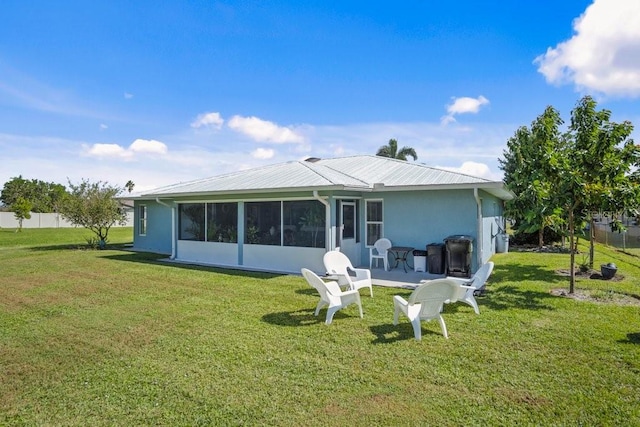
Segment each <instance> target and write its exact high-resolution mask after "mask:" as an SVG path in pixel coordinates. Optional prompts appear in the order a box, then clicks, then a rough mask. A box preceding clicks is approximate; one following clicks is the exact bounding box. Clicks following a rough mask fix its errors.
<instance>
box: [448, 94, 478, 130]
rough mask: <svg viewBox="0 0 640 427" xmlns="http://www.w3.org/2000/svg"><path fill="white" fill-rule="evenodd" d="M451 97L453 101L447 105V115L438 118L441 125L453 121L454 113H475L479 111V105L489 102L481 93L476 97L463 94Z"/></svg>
mask: <svg viewBox="0 0 640 427" xmlns="http://www.w3.org/2000/svg"><path fill="white" fill-rule="evenodd" d="M452 99H453V102H452V103H451V104H449V105H447V115H446V116H443V117H442V118H441V119H440V123H441V124H442V125H448V124H449V123H452V122H455V121H456V119H455V117H454V116H455V115H456V114H469V113H473V114H476V113H478V112H479V111H480V107H482V106H483V105H487V104H488V103H489V100H488V99H487V98H485V97H484V96H482V95H480V96H479V97H477V98H470V97H468V96H463V97H460V98H455V97H454V98H452Z"/></svg>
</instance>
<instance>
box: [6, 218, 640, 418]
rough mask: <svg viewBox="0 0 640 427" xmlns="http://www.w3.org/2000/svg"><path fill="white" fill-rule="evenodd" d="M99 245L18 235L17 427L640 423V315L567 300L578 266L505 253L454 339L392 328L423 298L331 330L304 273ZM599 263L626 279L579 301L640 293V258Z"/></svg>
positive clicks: (375, 307) (429, 328)
mask: <svg viewBox="0 0 640 427" xmlns="http://www.w3.org/2000/svg"><path fill="white" fill-rule="evenodd" d="M114 231H116V230H115V229H114ZM86 233H87V232H83V231H82V230H25V231H24V232H23V233H11V232H8V231H7V230H0V325H1V326H0V384H1V387H0V425H82V426H86V425H91V426H100V425H109V426H111V425H305V426H306V425H310V426H316V425H317V426H323V425H350V426H351V425H353V426H370V425H640V406H639V405H638V396H639V395H640V308H639V307H638V306H634V305H618V304H612V303H593V302H588V301H577V300H573V299H569V298H562V297H554V296H552V295H551V294H550V290H551V289H554V288H567V286H568V283H567V279H566V278H563V277H560V276H558V275H556V274H555V273H554V271H555V270H556V269H558V268H565V269H566V268H567V267H568V255H560V254H536V253H508V254H498V255H496V256H495V257H494V258H493V260H494V261H495V263H496V267H495V270H494V274H493V276H492V277H491V280H490V284H489V292H488V293H487V295H486V296H484V297H481V298H478V302H479V305H480V310H481V314H480V315H479V316H477V315H475V313H473V310H472V309H471V307H468V306H466V305H460V304H457V305H451V306H447V307H446V308H445V312H444V317H445V320H446V322H447V327H448V329H449V335H450V338H449V339H448V340H447V339H445V338H444V337H443V336H442V335H441V333H440V329H439V326H438V324H437V323H435V322H430V323H423V339H422V341H421V342H417V341H415V340H414V339H413V331H412V329H411V326H410V324H409V323H408V322H407V320H406V318H404V319H402V320H401V323H400V325H398V326H394V325H393V324H392V320H393V303H392V296H393V295H394V294H402V295H405V296H406V295H408V292H407V291H402V290H398V289H389V288H379V287H376V288H374V294H375V297H374V298H373V299H372V298H370V297H368V296H364V295H363V298H362V300H363V307H364V311H365V317H364V319H360V318H359V317H358V315H357V308H356V307H355V306H351V307H349V308H347V309H345V310H341V311H339V312H338V313H337V314H336V316H335V318H334V323H333V324H332V325H330V326H326V325H324V323H323V321H324V314H325V311H324V310H323V311H322V312H321V314H320V316H319V317H318V318H316V317H314V316H313V309H314V308H315V305H316V303H317V300H318V298H317V296H316V294H315V292H314V291H313V290H312V289H311V288H310V287H309V286H308V285H307V284H306V283H305V282H304V280H303V279H302V278H301V277H296V276H281V275H272V274H264V273H245V272H238V271H231V270H219V269H212V268H204V267H195V266H184V265H173V264H167V263H163V262H158V261H157V258H158V256H157V255H154V254H148V253H132V252H126V251H123V250H120V249H118V245H119V244H123V243H127V242H129V241H130V240H131V229H118V231H117V232H116V233H114V234H113V235H111V236H110V242H111V244H112V246H111V247H110V248H109V249H108V250H104V251H96V250H84V249H83V248H82V244H83V243H85V242H86V240H85V236H89V235H88V234H86ZM16 234H21V235H20V236H16ZM596 256H597V258H596V265H599V264H600V263H606V262H609V261H613V262H615V263H616V264H617V265H618V268H619V273H620V274H621V275H623V276H624V280H620V281H600V280H586V279H585V280H581V281H579V282H578V285H577V286H578V288H579V289H581V290H584V289H588V290H590V291H592V292H593V293H594V294H598V293H600V294H607V293H609V294H610V293H616V294H626V295H629V296H632V297H635V298H636V299H637V298H640V297H639V296H638V294H640V267H639V266H638V264H639V263H638V258H635V257H631V256H628V255H626V254H623V253H620V252H617V251H615V250H612V249H610V248H606V247H603V246H598V247H597V255H596Z"/></svg>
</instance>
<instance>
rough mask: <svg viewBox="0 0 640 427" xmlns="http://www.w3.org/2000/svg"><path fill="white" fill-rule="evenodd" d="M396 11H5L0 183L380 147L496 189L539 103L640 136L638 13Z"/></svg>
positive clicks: (470, 4)
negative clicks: (598, 116)
mask: <svg viewBox="0 0 640 427" xmlns="http://www.w3.org/2000/svg"><path fill="white" fill-rule="evenodd" d="M391 4H392V3H390V2H375V1H367V2H364V1H362V2H360V1H346V0H345V1H335V2H334V1H305V2H301V1H284V0H282V1H269V2H263V1H241V2H234V1H226V2H218V1H211V0H209V1H195V0H194V1H177V0H176V1H158V0H154V1H146V0H138V1H136V2H130V1H120V0H110V1H95V2H86V1H73V0H68V1H62V2H50V1H29V2H25V1H17V0H15V1H14V0H9V1H6V2H3V6H2V25H0V156H1V157H0V159H1V160H2V162H1V166H0V185H1V184H3V183H4V182H6V181H8V180H9V179H11V178H12V177H15V176H18V175H22V177H23V178H27V179H40V180H43V181H47V182H56V183H61V184H66V183H67V180H68V179H69V180H71V181H72V182H74V183H76V182H79V181H80V180H81V179H89V180H91V181H107V182H109V183H111V184H116V185H120V186H122V185H124V184H125V183H126V181H128V180H132V181H133V182H134V183H135V184H136V190H138V191H144V190H146V189H151V188H154V187H158V186H163V185H167V184H173V183H177V182H183V181H188V180H193V179H199V178H204V177H208V176H213V175H218V174H221V173H228V172H234V171H237V170H242V169H247V168H251V167H257V166H260V165H265V164H272V163H279V162H284V161H289V160H298V159H302V158H305V157H308V156H315V157H335V156H347V155H355V154H375V152H376V151H377V149H378V148H379V147H380V146H381V145H384V144H386V143H387V142H388V140H389V139H390V138H396V139H397V140H398V141H399V144H400V145H401V146H402V145H408V146H411V147H413V148H415V149H416V151H417V153H418V162H420V163H424V164H427V165H429V166H435V167H442V168H447V169H452V170H458V171H462V172H465V173H470V174H474V175H479V176H484V177H487V178H491V179H500V178H501V176H502V174H501V171H500V170H499V168H498V161H497V159H498V158H499V157H500V156H501V155H502V152H503V149H504V148H505V146H506V141H507V139H508V138H509V137H510V136H512V135H513V134H514V132H515V130H516V129H517V128H518V127H519V126H522V125H529V124H530V123H531V122H532V121H533V120H534V119H535V118H536V117H537V116H538V115H539V114H541V113H542V112H543V111H544V108H545V107H546V106H547V105H553V106H554V107H556V108H557V109H559V110H560V112H561V113H562V116H563V118H564V119H565V121H568V120H569V118H570V112H571V109H572V108H573V107H574V105H575V103H576V102H577V101H578V100H579V99H580V97H581V96H583V95H585V94H591V95H593V96H594V97H595V98H596V99H597V100H598V102H599V104H598V105H599V107H600V108H606V109H609V110H611V111H612V113H613V120H615V121H623V120H630V121H632V122H633V123H634V124H636V126H640V104H639V103H638V97H639V96H640V2H636V1H630V0H596V1H595V2H593V1H591V0H589V1H587V0H584V1H580V0H566V1H561V2H558V1H549V0H540V1H529V2H519V1H518V2H517V1H512V2H509V1H498V0H495V1H491V0H489V1H485V2H477V1H451V2H440V1H438V2H436V1H406V2H396V3H393V6H391ZM634 138H635V139H638V131H637V130H636V131H635V132H634Z"/></svg>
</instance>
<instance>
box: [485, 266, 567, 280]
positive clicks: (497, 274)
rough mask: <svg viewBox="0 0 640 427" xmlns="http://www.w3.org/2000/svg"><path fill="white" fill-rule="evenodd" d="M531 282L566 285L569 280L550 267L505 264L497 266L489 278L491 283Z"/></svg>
mask: <svg viewBox="0 0 640 427" xmlns="http://www.w3.org/2000/svg"><path fill="white" fill-rule="evenodd" d="M524 280H531V281H537V282H545V283H560V282H562V283H566V282H567V278H566V277H561V276H559V275H557V274H556V272H555V271H553V270H551V269H549V267H546V266H542V265H521V264H504V265H496V266H495V268H494V269H493V274H491V277H490V278H489V282H490V283H498V284H500V283H504V282H520V281H524Z"/></svg>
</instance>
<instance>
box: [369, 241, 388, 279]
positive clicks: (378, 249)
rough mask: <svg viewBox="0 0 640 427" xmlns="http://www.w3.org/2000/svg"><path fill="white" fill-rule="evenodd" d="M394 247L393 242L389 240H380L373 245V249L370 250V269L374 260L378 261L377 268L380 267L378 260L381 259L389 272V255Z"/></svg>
mask: <svg viewBox="0 0 640 427" xmlns="http://www.w3.org/2000/svg"><path fill="white" fill-rule="evenodd" d="M391 246H393V245H392V244H391V240H389V239H385V238H382V239H378V240H376V242H375V243H374V244H373V247H371V248H369V268H370V269H371V268H372V266H373V260H374V259H375V260H376V267H377V266H378V260H379V259H381V260H382V261H383V262H384V269H385V270H386V271H389V260H388V258H387V256H388V255H389V252H388V251H389V248H391Z"/></svg>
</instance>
